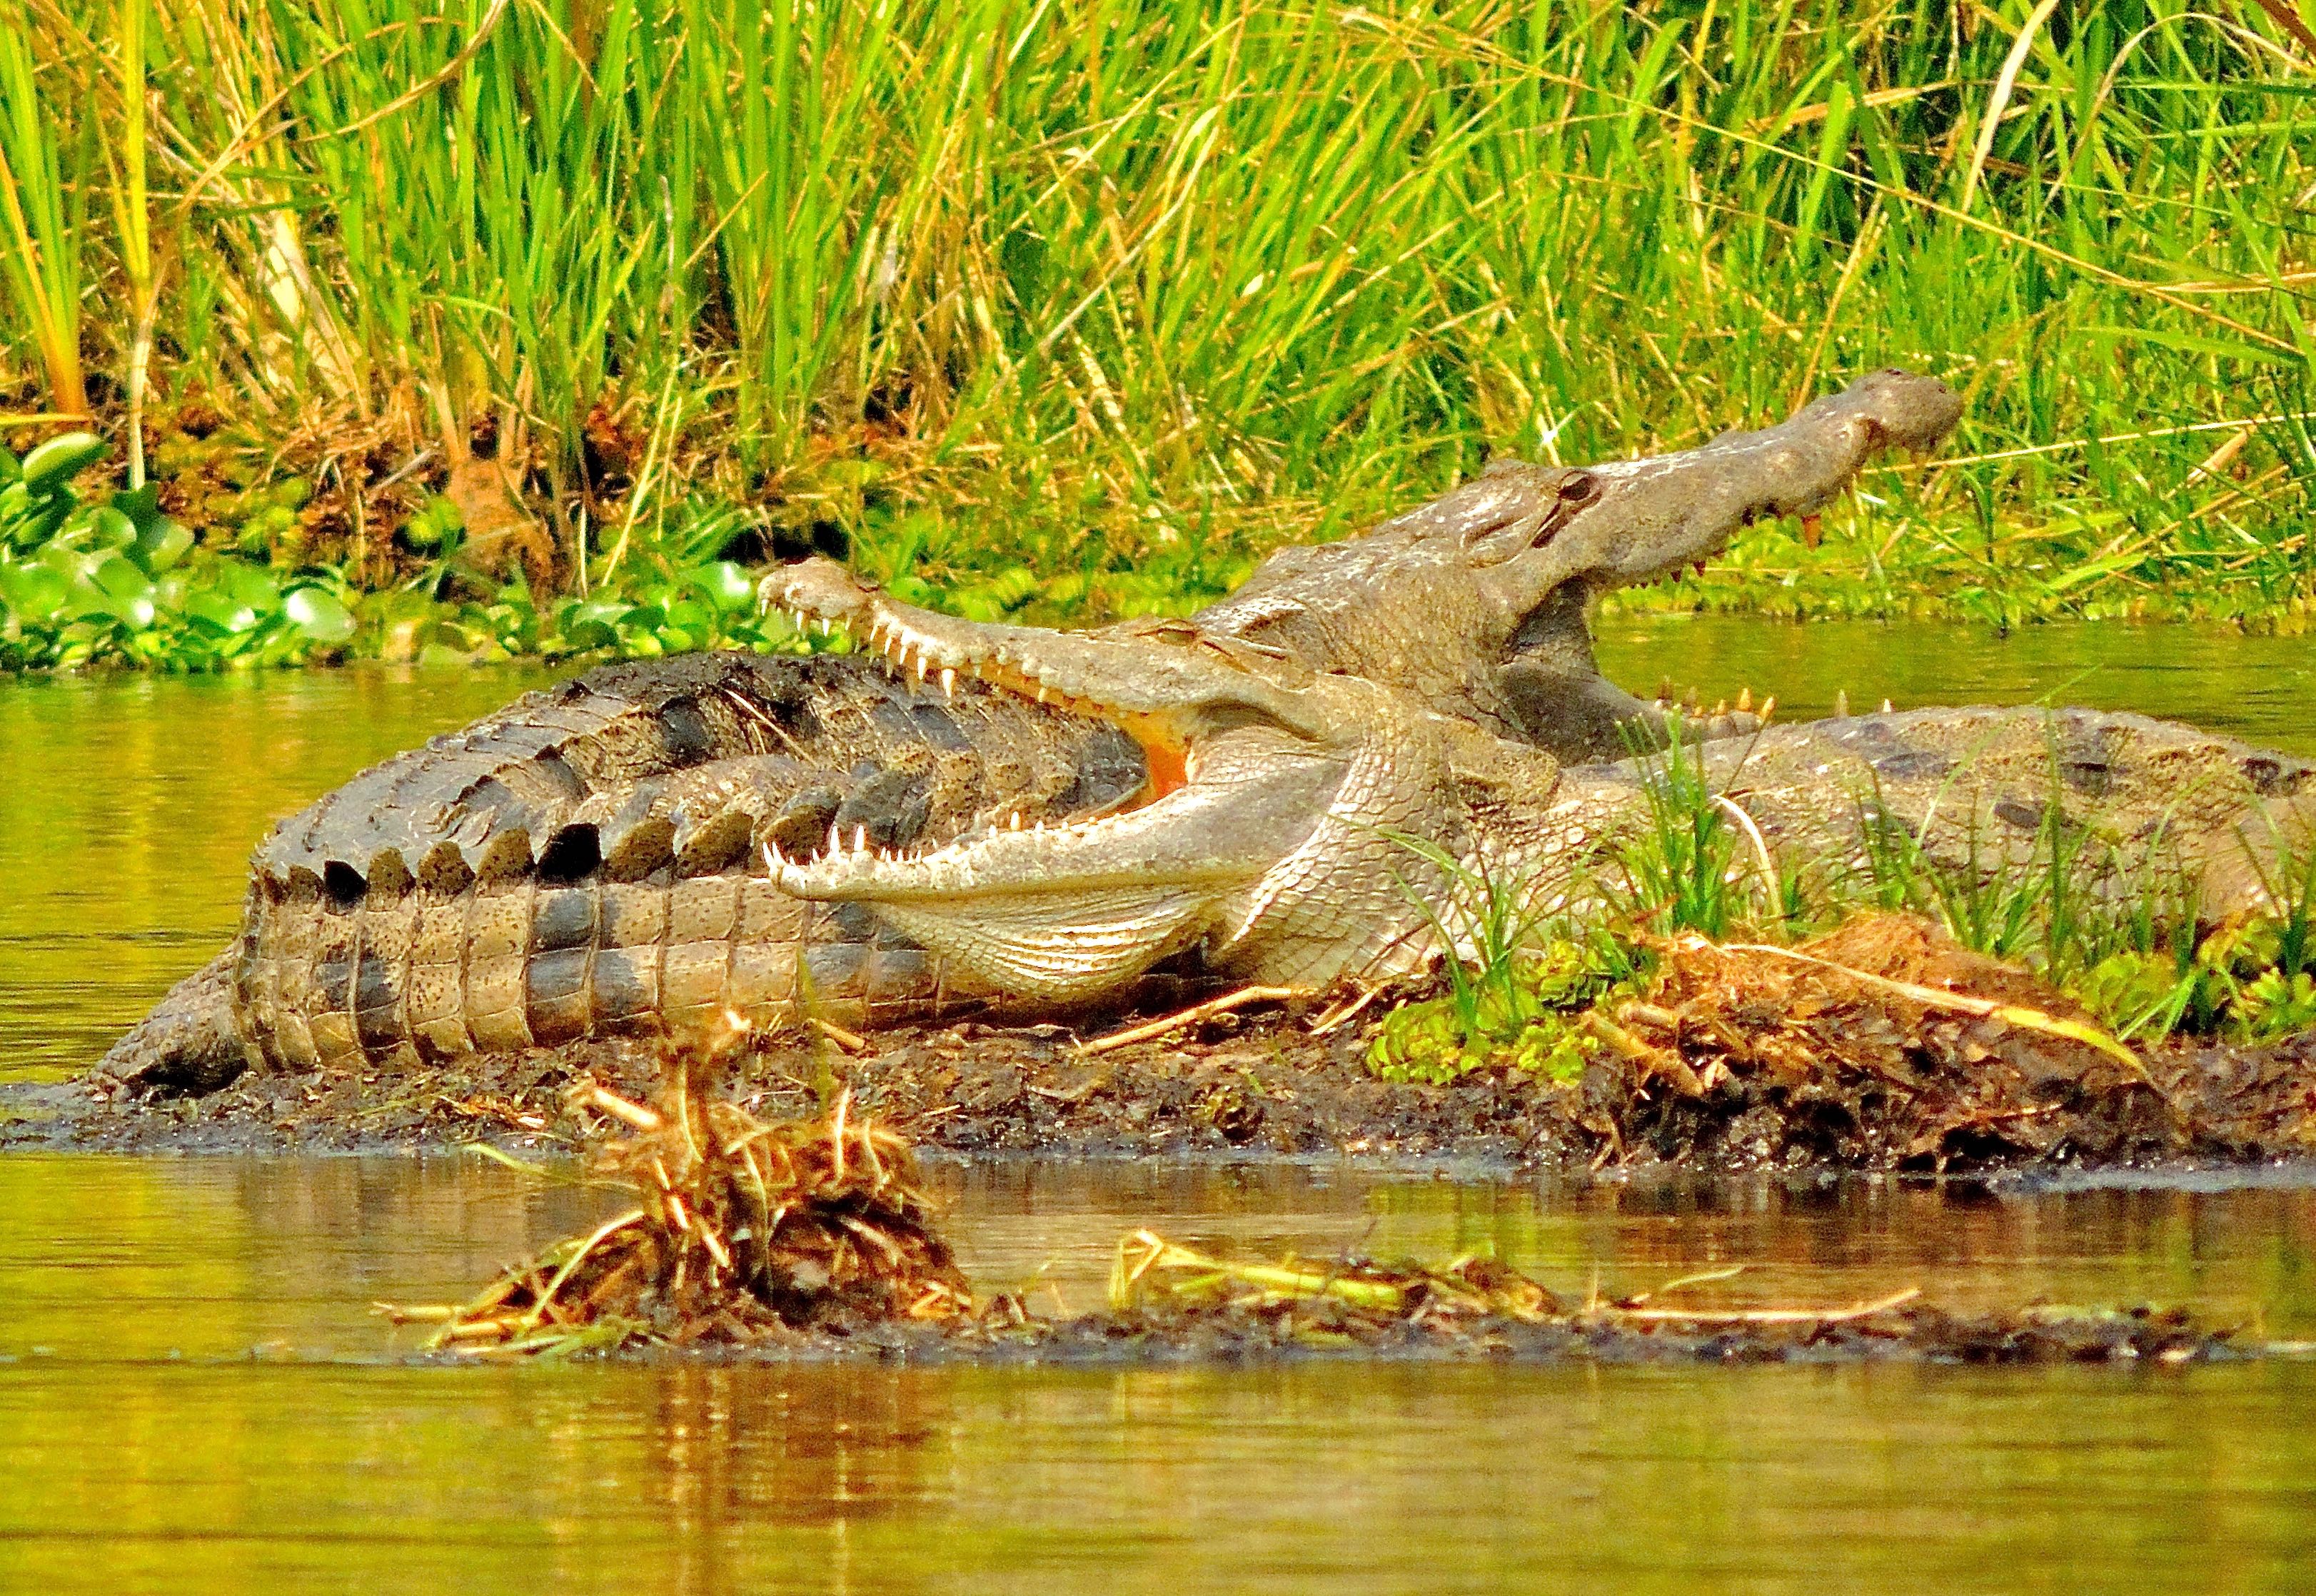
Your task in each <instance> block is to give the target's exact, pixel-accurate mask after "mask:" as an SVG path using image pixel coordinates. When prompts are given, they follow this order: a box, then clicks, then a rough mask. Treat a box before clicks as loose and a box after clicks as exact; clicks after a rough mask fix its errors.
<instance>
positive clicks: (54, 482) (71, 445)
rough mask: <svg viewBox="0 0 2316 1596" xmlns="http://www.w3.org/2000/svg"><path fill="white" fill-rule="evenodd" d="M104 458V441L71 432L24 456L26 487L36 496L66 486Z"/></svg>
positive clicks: (23, 471) (91, 435) (23, 468)
mask: <svg viewBox="0 0 2316 1596" xmlns="http://www.w3.org/2000/svg"><path fill="white" fill-rule="evenodd" d="M102 458H104V439H102V438H98V437H96V436H95V435H94V434H93V433H88V432H67V433H66V434H65V435H64V436H63V437H61V438H51V439H49V440H48V442H46V443H44V444H42V445H40V448H36V449H34V450H33V451H32V452H31V454H29V455H26V456H25V457H24V464H23V467H22V476H23V482H24V485H25V486H26V487H28V488H30V489H31V490H32V492H36V493H39V492H48V491H49V490H50V489H53V488H58V487H62V486H63V485H64V484H65V483H68V482H70V481H71V480H72V479H73V478H74V477H75V476H77V475H78V474H80V473H81V472H82V471H84V470H85V469H86V468H87V467H89V466H91V465H95V464H96V463H97V462H98V461H99V460H102Z"/></svg>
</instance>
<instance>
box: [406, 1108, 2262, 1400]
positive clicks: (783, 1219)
mask: <svg viewBox="0 0 2316 1596" xmlns="http://www.w3.org/2000/svg"><path fill="white" fill-rule="evenodd" d="M583 1095H585V1096H586V1097H587V1098H588V1099H589V1106H590V1107H592V1108H594V1109H596V1110H600V1111H601V1112H603V1113H607V1114H608V1115H610V1117H611V1118H612V1119H614V1120H616V1121H618V1122H622V1123H624V1124H625V1125H626V1126H628V1128H629V1130H630V1131H632V1132H633V1134H632V1135H630V1136H629V1137H628V1138H627V1139H624V1140H622V1141H620V1142H619V1143H618V1144H616V1145H615V1146H613V1147H612V1148H610V1149H609V1150H608V1151H607V1152H606V1153H605V1154H604V1155H603V1157H601V1158H600V1159H599V1160H598V1161H597V1168H598V1170H599V1172H601V1173H603V1174H605V1175H609V1176H610V1177H611V1178H613V1179H615V1180H617V1181H618V1182H619V1183H621V1184H624V1185H626V1186H627V1187H628V1188H629V1189H631V1190H633V1191H634V1192H635V1193H637V1196H638V1198H639V1201H638V1203H637V1206H636V1207H634V1208H632V1209H629V1210H626V1211H624V1212H622V1213H619V1214H618V1215H616V1216H614V1217H613V1218H611V1219H608V1220H606V1221H604V1222H603V1223H602V1224H601V1225H599V1226H597V1227H596V1228H594V1229H593V1230H592V1231H590V1232H589V1233H588V1234H586V1235H585V1236H583V1237H575V1238H573V1239H571V1240H568V1241H566V1242H563V1243H561V1244H559V1245H557V1246H553V1247H550V1248H548V1250H547V1251H546V1252H545V1253H544V1254H542V1255H540V1256H539V1258H537V1259H535V1260H533V1261H532V1262H530V1263H529V1264H523V1265H521V1267H519V1268H516V1269H514V1270H512V1271H510V1272H508V1273H506V1274H505V1275H503V1276H502V1277H501V1278H500V1279H499V1280H498V1281H495V1282H494V1284H493V1285H492V1286H491V1287H490V1288H489V1289H488V1290H485V1291H484V1292H483V1293H482V1294H481V1295H480V1296H478V1297H477V1298H475V1299H473V1300H472V1301H470V1302H467V1303H463V1304H459V1305H455V1306H438V1307H425V1308H405V1307H396V1306H390V1305H386V1304H381V1305H380V1311H381V1312H382V1313H383V1314H385V1315H386V1316H387V1317H388V1318H390V1319H392V1320H393V1321H394V1322H396V1323H397V1324H414V1323H416V1324H429V1325H432V1326H435V1328H434V1330H433V1332H432V1335H431V1336H430V1338H429V1340H428V1341H427V1343H426V1346H427V1349H428V1350H429V1351H431V1352H441V1353H448V1354H452V1355H458V1356H465V1357H475V1356H489V1357H519V1358H521V1357H537V1356H548V1357H561V1356H568V1355H571V1354H574V1353H577V1352H614V1351H628V1352H637V1351H649V1350H654V1349H659V1350H667V1349H718V1348H720V1349H723V1350H726V1351H727V1352H754V1353H771V1354H775V1355H794V1354H800V1355H838V1354H842V1353H844V1352H864V1353H869V1354H872V1355H876V1356H911V1357H928V1358H937V1357H988V1358H999V1359H1002V1358H1007V1357H1030V1358H1038V1359H1056V1358H1060V1359H1078V1358H1109V1359H1115V1358H1121V1357H1122V1358H1129V1359H1131V1358H1174V1357H1229V1356H1243V1355H1257V1354H1277V1353H1293V1352H1371V1353H1376V1354H1380V1355H1440V1356H1500V1357H1501V1356H1519V1357H1534V1358H1570V1357H1586V1358H1619V1359H1633V1358H1668V1357H1671V1358H1686V1357H1705V1358H1717V1359H1733V1358H1734V1359H1749V1360H1759V1359H1781V1358H1825V1357H1844V1358H1858V1357H1881V1356H1911V1357H1924V1358H1946V1359H1962V1360H1969V1361H2012V1362H2016V1361H2062V1360H2065V1361H2107V1360H2114V1359H2138V1358H2152V1359H2155V1360H2158V1361H2165V1362H2180V1361H2187V1360H2189V1359H2194V1358H2202V1357H2208V1356H2211V1355H2213V1354H2214V1353H2217V1352H2223V1351H2229V1350H2257V1349H2241V1348H2238V1347H2237V1345H2236V1343H2235V1342H2234V1340H2233V1337H2232V1333H2231V1332H2230V1331H2228V1330H2226V1329H2221V1328H2214V1327H2212V1326H2207V1325H2205V1324H2202V1323H2200V1322H2199V1321H2197V1320H2196V1318H2195V1317H2193V1316H2191V1315H2189V1314H2187V1313H2186V1312H2185V1311H2183V1310H2178V1309H2169V1310H2159V1309H2154V1308H2129V1309H2093V1308H2054V1307H2049V1306H2036V1307H2032V1308H2026V1309H2024V1310H2021V1311H2018V1312H2016V1313H2009V1314H2000V1315H1984V1314H1982V1315H1953V1314H1948V1313H1945V1312H1942V1311H1940V1310H1938V1309H1937V1308H1932V1307H1930V1306H1929V1305H1927V1304H1924V1303H1923V1302H1921V1301H1920V1292H1919V1291H1918V1290H1913V1289H1911V1288H1909V1289H1906V1290H1898V1291H1893V1292H1890V1293H1888V1294H1886V1295H1884V1296H1881V1297H1877V1298H1874V1299H1869V1300H1866V1301H1859V1302H1851V1303H1843V1304H1836V1305H1831V1306H1820V1305H1808V1304H1803V1305H1779V1306H1771V1307H1760V1306H1728V1305H1715V1304H1703V1305H1697V1306H1689V1305H1687V1304H1685V1303H1683V1302H1679V1301H1669V1300H1667V1299H1670V1298H1673V1297H1675V1296H1676V1295H1677V1294H1678V1293H1680V1292H1682V1291H1683V1290H1688V1289H1689V1288H1693V1287H1696V1286H1700V1285H1706V1284H1710V1283H1713V1282H1715V1281H1723V1280H1725V1279H1727V1278H1729V1276H1731V1275H1733V1274H1734V1273H1736V1272H1738V1271H1737V1270H1734V1269H1730V1270H1721V1271H1716V1272H1713V1273H1710V1274H1706V1275H1696V1276H1689V1277H1685V1278H1683V1279H1680V1280H1676V1281H1670V1282H1668V1283H1667V1284H1666V1285H1664V1286H1662V1287H1661V1288H1659V1289H1658V1290H1656V1291H1654V1292H1652V1293H1643V1294H1640V1295H1637V1296H1630V1297H1624V1298H1619V1299H1614V1300H1602V1299H1599V1296H1598V1294H1597V1292H1594V1293H1589V1294H1588V1295H1587V1297H1586V1298H1585V1299H1582V1300H1581V1301H1575V1300H1570V1299H1565V1298H1563V1296H1562V1295H1560V1294H1559V1293H1557V1292H1555V1291H1554V1290H1552V1289H1551V1288H1550V1287H1548V1286H1546V1285H1545V1284H1544V1283H1543V1282H1542V1281H1537V1280H1536V1279H1534V1278H1532V1277H1531V1276H1529V1275H1527V1274H1524V1273H1522V1272H1519V1270H1516V1269H1512V1268H1510V1267H1508V1266H1506V1265H1504V1264H1501V1263H1499V1262H1497V1261H1496V1260H1495V1259H1493V1258H1490V1257H1483V1256H1471V1255H1467V1256H1464V1257H1459V1258H1456V1259H1455V1260H1453V1261H1452V1262H1450V1263H1448V1264H1445V1265H1444V1266H1439V1267H1431V1266H1427V1265H1423V1264H1377V1263H1374V1262H1371V1261H1367V1260H1363V1259H1344V1260H1339V1261H1336V1262H1333V1263H1330V1264H1309V1263H1305V1262H1303V1261H1301V1260H1298V1259H1295V1258H1291V1257H1290V1258H1287V1259H1283V1260H1278V1261H1275V1262H1257V1263H1248V1262H1243V1261H1238V1260H1233V1259H1227V1258H1222V1257H1216V1256H1212V1255H1207V1254H1204V1253H1201V1252H1198V1250H1196V1249H1194V1248H1191V1247H1187V1246H1180V1245H1178V1244H1176V1243H1174V1242H1171V1241H1169V1240H1168V1239H1166V1238H1165V1237H1162V1236H1159V1235H1157V1234H1156V1233H1154V1232H1153V1231H1149V1230H1137V1231H1135V1232H1133V1233H1132V1234H1130V1235H1128V1236H1127V1237H1125V1238H1124V1239H1123V1240H1121V1241H1120V1242H1119V1244H1118V1256H1117V1261H1116V1264H1115V1266H1114V1268H1113V1270H1112V1273H1111V1280H1110V1290H1109V1306H1108V1308H1107V1310H1106V1311H1104V1312H1101V1313H1098V1314H1092V1315H1087V1316H1082V1317H1059V1318H1055V1317H1042V1316H1038V1315H1034V1314H1032V1313H1031V1312H1030V1311H1029V1308H1028V1306H1027V1305H1026V1304H1025V1302H1024V1301H1023V1300H1022V1299H1020V1297H1019V1296H1017V1295H1014V1294H1012V1293H1000V1294H997V1295H994V1296H993V1297H991V1298H990V1299H987V1300H986V1301H977V1300H976V1299H975V1296H974V1294H973V1292H972V1290H971V1288H970V1286H969V1284H968V1282H967V1281H966V1278H965V1276H964V1275H963V1274H962V1273H961V1272H959V1270H958V1267H957V1264H956V1263H955V1261H954V1259H953V1257H952V1255H951V1254H950V1250H949V1245H948V1243H947V1242H946V1241H945V1240H944V1239H943V1238H942V1237H941V1236H940V1233H939V1232H938V1231H937V1230H936V1229H935V1228H934V1227H933V1225H932V1222H931V1215H930V1212H929V1210H928V1208H927V1204H926V1201H925V1199H924V1197H923V1195H922V1193H920V1192H919V1191H918V1190H917V1188H916V1186H915V1184H913V1183H914V1163H913V1157H912V1156H911V1152H910V1148H909V1147H908V1145H907V1144H906V1143H905V1142H904V1140H903V1139H901V1138H900V1137H898V1136H897V1135H895V1134H894V1133H893V1132H892V1131H887V1130H884V1129H882V1128H879V1127H877V1126H874V1125H871V1124H869V1123H867V1122H863V1121H861V1120H860V1118H858V1117H857V1116H855V1115H854V1114H852V1113H851V1103H850V1101H849V1098H848V1097H846V1096H842V1095H840V1096H839V1097H838V1099H837V1101H836V1104H835V1106H834V1107H833V1110H832V1111H831V1113H829V1115H828V1117H827V1118H826V1119H824V1120H813V1121H786V1122H764V1121H762V1120H759V1119H757V1118H756V1117H755V1116H754V1115H753V1114H751V1113H747V1112H746V1111H745V1110H744V1109H742V1108H740V1107H738V1106H737V1105H735V1104H731V1103H728V1102H722V1101H710V1100H708V1099H706V1098H705V1097H704V1096H703V1095H702V1093H701V1091H700V1090H699V1080H698V1078H697V1077H696V1076H694V1075H691V1074H690V1072H689V1071H687V1072H685V1073H684V1074H682V1075H679V1077H678V1078H677V1079H676V1080H675V1082H674V1083H673V1084H672V1085H671V1086H669V1087H668V1088H667V1089H666V1090H664V1092H663V1093H662V1095H661V1096H660V1099H659V1101H658V1103H657V1104H656V1105H655V1106H651V1107H646V1106H645V1105H643V1104H637V1103H635V1102H632V1101H630V1100H628V1099H627V1098H624V1097H621V1096H619V1095H617V1094H614V1093H612V1092H610V1091H608V1090H606V1089H605V1088H603V1087H601V1086H591V1087H587V1088H583ZM502 1157H503V1155H502Z"/></svg>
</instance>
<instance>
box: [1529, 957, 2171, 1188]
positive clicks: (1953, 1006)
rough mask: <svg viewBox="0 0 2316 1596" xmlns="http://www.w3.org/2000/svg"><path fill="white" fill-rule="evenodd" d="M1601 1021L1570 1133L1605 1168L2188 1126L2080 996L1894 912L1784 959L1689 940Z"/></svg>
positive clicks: (1975, 1155)
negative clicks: (1655, 1160)
mask: <svg viewBox="0 0 2316 1596" xmlns="http://www.w3.org/2000/svg"><path fill="white" fill-rule="evenodd" d="M1655 952H1656V954H1657V960H1658V973H1657V978H1656V980H1655V982H1654V983H1653V985H1652V988H1651V989H1650V990H1649V992H1648V994H1647V996H1646V998H1644V999H1643V998H1634V999H1631V1000H1628V1001H1624V1002H1621V1003H1617V1004H1615V1005H1614V1006H1613V1008H1612V1009H1609V1010H1608V1011H1607V1012H1603V1011H1600V1010H1596V1011H1595V1012H1594V1013H1593V1015H1591V1016H1590V1022H1591V1025H1592V1028H1593V1030H1594V1032H1595V1033H1596V1034H1597V1035H1599V1037H1600V1038H1601V1039H1602V1040H1603V1041H1604V1042H1606V1043H1607V1044H1608V1048H1607V1051H1608V1054H1609V1055H1610V1058H1609V1062H1608V1065H1607V1067H1606V1068H1593V1069H1591V1070H1589V1071H1588V1072H1587V1073H1586V1075H1585V1077H1584V1080H1583V1082H1582V1083H1581V1105H1580V1106H1579V1107H1577V1108H1576V1110H1575V1111H1574V1112H1575V1113H1576V1115H1577V1118H1578V1120H1579V1122H1581V1124H1583V1125H1584V1126H1585V1127H1586V1128H1587V1129H1588V1130H1590V1131H1592V1132H1593V1133H1594V1134H1596V1135H1598V1136H1599V1137H1600V1138H1601V1140H1602V1148H1603V1151H1604V1152H1605V1153H1606V1154H1607V1155H1608V1156H1610V1157H1630V1156H1632V1154H1633V1151H1634V1149H1635V1148H1645V1149H1647V1151H1648V1152H1649V1153H1650V1154H1651V1155H1652V1156H1654V1157H1662V1158H1679V1157H1684V1156H1686V1155H1687V1154H1688V1153H1689V1152H1690V1151H1691V1150H1692V1149H1694V1148H1697V1147H1698V1146H1699V1145H1700V1144H1704V1143H1709V1142H1715V1141H1735V1142H1739V1143H1748V1142H1750V1143H1751V1144H1753V1145H1754V1146H1755V1148H1756V1149H1757V1151H1758V1152H1759V1154H1760V1155H1761V1156H1762V1157H1763V1158H1764V1159H1765V1160H1768V1161H1783V1162H1794V1161H1796V1159H1795V1157H1793V1155H1795V1154H1799V1155H1800V1156H1801V1157H1802V1158H1804V1159H1806V1160H1808V1161H1812V1162H1825V1163H1831V1164H1843V1165H1850V1166H1910V1167H1929V1168H1933V1169H1943V1168H1945V1167H1946V1166H1948V1165H1949V1164H1951V1163H1955V1162H1957V1161H1960V1162H1963V1163H1965V1164H1978V1163H1984V1162H1988V1161H1990V1160H1993V1159H1997V1158H2000V1157H2002V1156H2003V1155H2005V1154H2009V1155H2013V1156H2019V1155H2023V1156H2030V1157H2032V1156H2045V1155H2051V1154H2053V1153H2054V1152H2055V1151H2057V1150H2058V1149H2059V1148H2062V1146H2071V1147H2072V1148H2078V1149H2083V1150H2090V1151H2102V1152H2105V1153H2107V1154H2108V1155H2109V1156H2130V1155H2131V1154H2132V1153H2133V1152H2139V1151H2154V1150H2170V1151H2174V1152H2178V1151H2185V1150H2187V1148H2189V1147H2190V1146H2191V1145H2193V1144H2194V1142H2195V1141H2196V1130H2197V1125H2196V1114H2195V1113H2194V1112H2193V1111H2192V1110H2191V1109H2190V1108H2189V1107H2187V1106H2186V1105H2185V1104H2183V1103H2182V1101H2181V1100H2180V1098H2179V1097H2178V1095H2176V1094H2175V1093H2174V1092H2173V1091H2172V1090H2171V1089H2170V1088H2169V1087H2168V1086H2165V1085H2164V1084H2163V1083H2162V1082H2161V1081H2160V1080H2159V1079H2158V1078H2157V1077H2156V1075H2155V1074H2154V1073H2153V1072H2152V1071H2151V1069H2150V1068H2149V1066H2148V1064H2147V1063H2146V1062H2145V1061H2144V1060H2142V1059H2141V1058H2140V1056H2139V1055H2138V1054H2136V1053H2134V1052H2133V1051H2131V1050H2130V1049H2129V1048H2127V1047H2125V1046H2124V1045H2123V1044H2122V1043H2121V1042H2117V1041H2116V1039H2115V1038H2114V1037H2113V1036H2112V1035H2110V1034H2109V1033H2107V1031H2106V1030H2104V1029H2103V1028H2102V1027H2100V1026H2099V1025H2098V1023H2097V1022H2096V1021H2095V1020H2094V1019H2093V1018H2092V1017H2091V1016H2090V1015H2089V1014H2088V1013H2087V1012H2086V1011H2085V1010H2084V1009H2083V1008H2082V1007H2081V1006H2080V1005H2078V1004H2077V1003H2075V1002H2074V1001H2073V1000H2072V999H2071V998H2067V997H2066V996H2065V995H2063V994H2062V993H2061V992H2059V991H2058V990H2057V989H2055V988H2053V987H2052V986H2050V985H2048V984H2047V983H2046V982H2044V981H2043V980H2039V979H2038V978H2037V977H2035V976H2034V975H2032V974H2030V973H2028V972H2027V971H2022V970H2019V969H2018V968H2016V967H2014V966H2012V965H2009V964H2006V963H2003V962H2000V961H1999V960H1996V959H1992V958H1989V957H1987V956H1985V955H1983V954H1979V953H1970V952H1968V951H1966V950H1964V949H1963V948H1960V947H1958V946H1956V945H1955V944H1954V943H1953V942H1952V941H1950V940H1949V939H1948V938H1947V937H1946V935H1944V934H1943V933H1942V932H1941V931H1939V930H1938V929H1937V927H1934V926H1932V925H1931V924H1929V922H1928V921H1925V920H1922V919H1920V918H1915V917H1912V916H1909V915H1899V914H1876V915H1868V916H1864V917H1861V918H1857V919H1854V920H1851V921H1849V922H1848V923H1847V924H1845V925H1843V926H1842V927H1840V928H1839V929H1838V930H1836V931H1834V932H1832V933H1831V934H1830V935H1826V936H1822V937H1820V938H1818V939H1816V940H1815V941H1813V942H1810V943H1806V944H1802V945H1801V946H1799V947H1796V948H1786V947H1778V946H1773V945H1767V944H1730V943H1715V942H1710V941H1707V940H1706V939H1705V938H1703V937H1699V936H1695V935H1685V936H1679V937H1674V938H1670V939H1668V940H1665V941H1663V942H1661V943H1660V944H1657V947H1656V949H1655Z"/></svg>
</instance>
